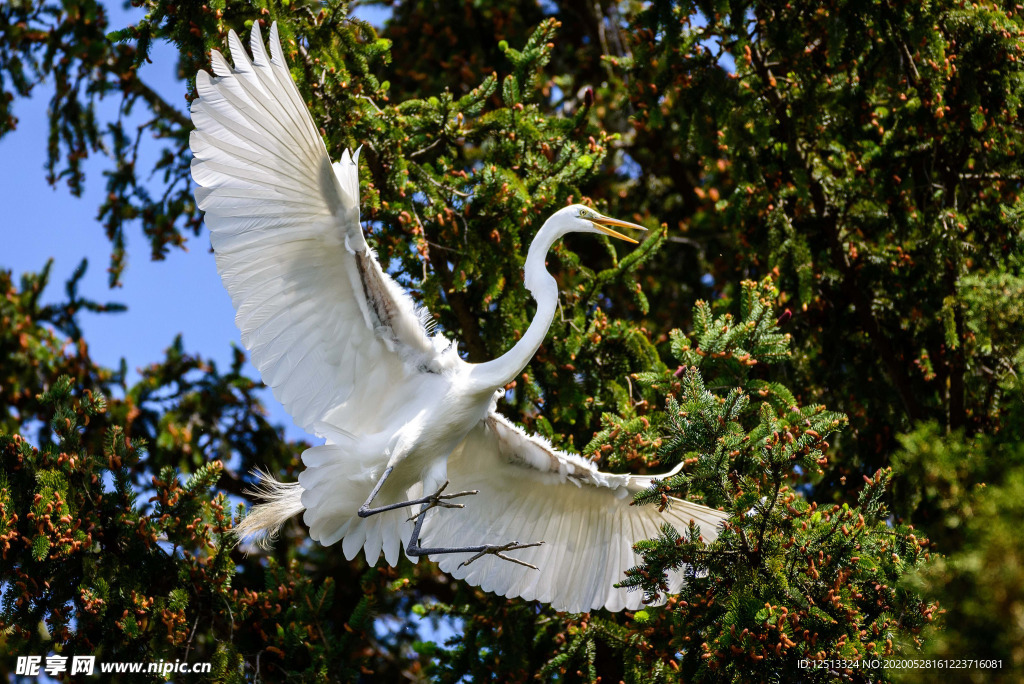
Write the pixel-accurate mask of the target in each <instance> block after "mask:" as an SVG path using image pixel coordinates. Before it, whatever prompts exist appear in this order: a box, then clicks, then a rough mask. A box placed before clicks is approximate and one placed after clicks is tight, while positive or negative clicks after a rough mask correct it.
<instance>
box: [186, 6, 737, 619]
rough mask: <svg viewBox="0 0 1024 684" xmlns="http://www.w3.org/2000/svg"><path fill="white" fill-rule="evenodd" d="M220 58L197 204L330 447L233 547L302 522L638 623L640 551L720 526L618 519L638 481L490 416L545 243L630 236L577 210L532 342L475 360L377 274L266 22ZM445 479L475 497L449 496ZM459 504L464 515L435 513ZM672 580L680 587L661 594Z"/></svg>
mask: <svg viewBox="0 0 1024 684" xmlns="http://www.w3.org/2000/svg"><path fill="white" fill-rule="evenodd" d="M230 45H231V50H232V56H233V57H234V62H235V66H234V68H232V67H231V66H229V65H228V63H227V61H226V60H224V58H223V57H222V56H221V55H220V54H219V53H217V52H214V53H213V54H212V55H211V59H212V62H213V67H214V72H215V74H216V75H217V77H216V78H211V77H210V76H209V75H208V74H206V73H205V72H200V74H199V75H198V76H197V79H196V84H197V90H198V92H199V96H200V97H199V99H198V100H197V101H196V102H195V103H194V104H193V107H192V117H193V120H194V122H195V124H196V131H195V132H194V133H193V135H192V139H191V147H192V150H193V153H194V154H195V160H194V161H193V177H194V178H195V180H196V182H197V183H198V185H199V186H200V188H199V189H198V190H197V192H196V198H197V202H198V204H199V206H200V208H201V209H203V210H204V211H205V212H206V223H207V226H208V227H209V229H210V235H211V242H212V244H213V247H214V251H215V252H216V255H217V266H218V270H219V272H220V274H221V277H222V280H223V282H224V284H225V287H226V288H227V290H228V292H229V293H230V294H231V297H232V302H233V304H234V306H235V308H236V310H237V316H236V323H237V324H238V326H239V328H240V329H241V331H242V341H243V344H244V345H245V346H246V348H247V349H248V350H249V351H250V353H251V357H252V360H253V363H254V364H255V365H256V367H257V368H258V369H259V371H260V374H261V375H262V377H263V379H264V381H265V382H266V384H267V385H269V386H270V387H271V388H272V390H273V392H274V395H275V397H277V399H278V400H279V401H281V403H282V404H283V405H284V406H285V408H286V409H287V410H288V412H289V413H290V414H291V415H292V417H293V418H294V420H295V422H296V424H297V425H299V426H301V427H303V428H304V429H306V430H308V431H310V432H312V433H314V434H317V435H318V436H321V437H323V438H324V439H325V442H326V443H325V444H324V445H323V446H318V447H313V448H310V449H308V450H306V451H305V452H304V453H303V455H302V461H303V464H304V465H305V470H304V471H303V472H302V473H301V474H300V475H299V481H298V482H297V483H289V484H285V483H280V482H277V481H276V480H274V479H272V478H270V477H269V476H265V477H264V478H263V479H262V483H261V486H262V488H263V489H262V492H261V493H262V495H263V498H264V502H263V503H261V504H258V505H256V506H254V507H253V509H252V511H251V512H250V514H249V515H248V516H247V517H246V518H245V519H243V520H242V522H241V523H240V524H239V531H240V533H242V534H243V535H247V534H249V535H254V534H260V533H266V532H272V531H274V530H276V529H277V528H278V527H279V526H280V525H281V524H282V523H283V522H284V521H285V520H286V519H287V518H289V517H290V516H292V515H295V514H297V513H300V512H303V520H304V522H305V523H306V524H307V525H308V526H309V530H310V536H311V537H312V538H313V539H315V540H317V541H319V542H320V543H322V544H325V545H330V544H334V543H337V542H339V541H340V542H341V545H342V549H343V551H344V553H345V556H346V557H347V558H353V557H354V556H355V555H356V554H357V553H358V552H359V551H360V550H364V551H365V554H366V558H367V561H368V562H369V563H371V564H372V563H375V562H376V561H377V560H378V558H379V556H380V554H381V553H383V555H384V557H385V560H386V561H387V562H388V563H389V564H392V565H393V564H395V563H397V562H398V559H399V555H400V553H401V550H402V547H403V546H404V547H405V551H406V554H407V555H409V556H411V557H413V558H415V557H418V556H419V555H429V556H430V557H431V558H432V559H434V560H437V561H438V562H439V564H440V566H441V568H442V569H443V570H445V571H446V572H449V573H451V574H453V575H454V576H456V577H459V578H465V579H466V580H467V581H469V582H471V583H473V584H476V585H479V586H481V587H482V588H484V589H485V590H488V591H495V592H497V593H499V594H502V595H504V596H509V597H512V596H521V597H523V598H526V599H538V600H541V601H545V602H550V603H552V604H553V605H554V606H555V607H556V608H557V609H560V610H572V611H584V610H590V609H596V608H602V607H604V608H609V609H611V610H620V609H622V608H623V607H630V608H636V607H638V606H639V605H640V598H641V596H640V594H639V593H635V594H627V593H626V591H625V590H623V589H616V588H615V587H613V584H614V583H615V582H617V581H620V580H621V579H622V575H623V572H624V571H625V570H626V569H627V568H629V567H632V566H634V565H636V563H637V561H638V557H637V556H636V554H634V553H633V551H632V548H631V547H632V544H633V543H634V542H636V541H638V540H640V539H645V538H650V537H653V536H655V535H657V534H658V532H659V527H660V526H661V525H662V524H663V523H666V522H667V523H670V524H672V525H674V526H675V527H676V528H677V529H681V528H683V527H685V526H686V525H687V524H689V522H690V521H691V520H694V521H696V522H697V523H698V524H699V525H700V526H701V530H702V533H703V535H704V536H705V538H707V539H711V538H713V537H714V536H715V535H716V534H717V528H716V525H717V524H718V523H719V522H720V521H721V520H722V519H723V518H724V515H723V514H721V513H719V512H718V511H713V510H711V509H708V508H705V507H703V506H699V505H696V504H692V503H689V502H686V501H682V500H679V499H672V500H671V504H672V505H671V506H670V507H669V508H667V509H666V510H665V511H663V512H659V511H658V510H657V509H656V508H654V507H649V506H648V507H635V506H630V505H629V504H630V501H631V498H632V494H634V493H636V492H638V491H640V490H642V489H644V488H646V487H648V486H649V484H650V481H651V477H650V476H635V475H616V474H610V473H602V472H600V471H598V470H597V468H596V467H595V466H594V465H593V464H592V463H590V462H588V461H586V460H585V459H583V458H581V457H580V456H578V455H575V454H569V453H565V452H561V451H558V450H557V449H555V448H554V447H552V445H551V444H550V443H548V442H547V441H546V440H544V439H541V438H537V437H532V436H529V435H527V434H526V433H525V432H523V431H522V430H521V429H519V428H518V427H516V426H515V425H513V424H511V423H510V422H509V421H507V420H506V419H505V418H504V417H502V416H501V414H500V413H498V411H497V407H496V402H497V400H498V398H499V397H500V396H501V395H502V394H503V389H504V387H505V385H506V384H507V383H508V382H510V381H511V380H513V379H514V378H516V377H517V376H518V375H519V373H520V372H521V371H522V369H523V368H524V367H525V366H526V364H527V363H528V362H529V361H530V359H531V358H532V357H533V355H534V354H535V352H536V351H537V349H538V347H539V346H540V345H541V343H542V342H543V340H544V337H545V335H546V333H547V330H548V327H549V326H550V324H551V321H552V319H553V316H554V314H555V311H556V308H557V304H558V288H557V284H556V282H555V280H554V278H552V277H551V275H550V274H548V272H547V270H546V268H545V263H544V260H545V256H546V254H547V252H548V250H549V248H550V247H551V245H552V244H554V242H555V241H557V240H558V239H560V238H561V237H562V236H563V235H565V234H566V233H568V232H592V233H606V234H610V235H613V236H616V237H622V238H625V236H623V235H621V234H619V233H616V232H615V231H614V230H612V229H611V228H610V226H612V225H616V226H629V227H634V228H641V227H640V226H635V225H633V224H627V223H624V222H621V221H616V220H614V219H610V218H608V217H605V216H602V215H600V214H598V213H597V212H595V211H593V210H592V209H589V208H587V207H584V206H580V205H573V206H569V207H565V208H563V209H561V210H559V211H557V212H556V213H555V214H554V215H553V216H552V217H551V218H549V219H548V221H546V222H545V224H544V225H543V226H542V227H541V229H540V231H538V233H537V236H536V237H535V239H534V241H533V243H532V244H531V246H530V250H529V253H528V255H527V259H526V264H525V267H524V274H525V284H526V287H527V289H528V290H529V291H530V292H531V294H532V295H533V296H534V298H535V299H536V301H537V313H536V316H535V317H534V320H533V322H532V323H531V325H530V327H529V329H528V330H527V331H526V332H525V333H524V334H523V336H522V337H521V338H520V339H519V340H518V341H517V342H516V343H515V345H514V346H513V347H512V348H511V349H510V350H509V351H507V352H506V353H505V354H503V355H502V356H500V357H498V358H497V359H495V360H493V361H489V362H486V363H480V364H473V363H468V362H466V361H464V360H462V359H461V358H460V357H459V355H458V353H457V351H456V348H455V346H454V345H453V344H452V343H451V342H450V341H449V340H447V339H445V338H444V337H443V336H441V335H433V336H431V335H430V334H429V333H428V326H425V325H424V320H425V319H426V315H425V313H424V312H422V311H419V310H418V309H417V308H416V306H415V305H414V303H413V301H412V299H411V298H410V297H409V295H408V294H407V293H405V292H404V291H403V290H402V288H401V287H400V286H399V285H398V284H397V283H395V282H394V280H393V279H392V278H390V277H389V276H388V275H387V274H386V273H384V272H383V271H382V270H381V267H380V265H379V263H378V262H377V259H376V257H375V255H374V253H373V251H372V250H371V249H370V248H369V246H368V244H367V242H366V240H365V238H364V235H363V231H362V228H361V226H360V224H359V177H358V153H357V154H356V155H354V156H353V155H351V154H350V153H348V152H346V153H345V154H344V155H343V158H342V160H341V161H340V162H338V163H337V164H333V165H332V164H331V163H330V160H329V158H328V156H327V152H326V149H325V147H324V144H323V141H322V140H321V139H320V137H319V135H318V133H317V130H316V127H315V126H314V125H313V121H312V119H311V117H310V115H309V112H308V110H307V109H306V107H305V105H304V104H303V102H302V99H301V96H300V95H299V92H298V89H297V88H296V87H295V84H294V83H293V82H292V80H291V76H290V74H289V73H288V70H287V67H286V66H285V62H284V56H283V53H282V51H281V47H280V43H279V41H278V36H277V28H276V25H275V26H274V27H272V29H271V36H270V55H268V54H267V52H266V49H265V47H264V45H263V41H262V37H261V36H260V34H259V29H258V25H254V28H253V36H252V41H251V46H252V51H253V57H254V59H253V61H250V60H249V58H248V56H247V55H246V53H245V50H244V48H242V46H241V42H240V41H239V40H238V38H237V36H235V34H234V33H233V32H232V33H231V34H230ZM625 239H630V238H625ZM449 481H451V483H452V484H453V485H454V487H455V488H457V489H459V490H462V489H466V490H474V491H473V492H472V493H476V496H472V497H469V496H467V495H468V494H469V493H470V492H459V493H455V494H442V493H441V492H442V490H443V489H444V487H445V485H446V483H447V482H449ZM477 492H478V493H477ZM456 497H466V498H459V501H460V502H462V503H464V505H465V506H466V508H465V510H462V511H447V510H443V509H444V508H453V507H456V506H458V505H459V504H455V503H453V502H452V501H451V499H454V498H456ZM414 504H415V505H419V506H421V508H420V515H418V516H416V515H413V516H412V518H410V508H409V507H410V506H412V505H414ZM435 507H436V508H437V509H438V510H432V509H434V508H435ZM427 511H430V512H429V513H428V512H427ZM412 513H415V510H414V511H412ZM517 542H522V543H521V544H520V543H517ZM540 542H543V545H541V544H540ZM473 544H475V546H472V545H473ZM506 553H510V554H512V555H505V554H506ZM682 581H683V574H682V572H681V571H680V572H676V573H673V574H672V576H671V577H670V582H669V589H670V590H678V588H679V586H680V585H681V583H682Z"/></svg>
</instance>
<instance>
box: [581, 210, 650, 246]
mask: <svg viewBox="0 0 1024 684" xmlns="http://www.w3.org/2000/svg"><path fill="white" fill-rule="evenodd" d="M590 222H591V223H593V224H594V226H595V227H596V228H597V229H598V230H599V231H601V232H602V233H605V234H606V235H611V236H612V237H613V238H619V239H620V240H625V241H626V242H632V243H633V244H634V245H635V244H637V240H634V239H633V238H631V237H629V236H628V235H623V234H622V233H620V232H619V231H617V230H612V229H611V228H610V226H618V227H620V228H633V229H634V230H647V229H646V228H644V227H643V226H640V225H637V224H636V223H630V222H629V221H620V220H619V219H613V218H609V217H607V216H602V217H600V218H596V219H592V220H591V221H590Z"/></svg>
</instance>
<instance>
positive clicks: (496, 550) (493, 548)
mask: <svg viewBox="0 0 1024 684" xmlns="http://www.w3.org/2000/svg"><path fill="white" fill-rule="evenodd" d="M543 543H544V542H542V541H539V542H533V543H532V544H520V543H519V542H517V541H514V542H509V543H508V544H501V545H496V544H486V545H485V546H484V547H483V548H482V550H481V551H480V552H479V553H477V554H476V555H475V556H473V557H472V558H470V559H469V560H467V561H463V562H461V563H459V567H460V568H461V567H462V566H463V565H469V564H470V563H472V562H473V561H475V560H477V559H478V558H482V557H484V556H487V555H492V556H497V557H498V558H502V559H504V560H507V561H511V562H513V563H516V564H517V565H525V566H526V567H528V568H533V569H534V570H536V569H537V566H536V565H533V564H532V563H527V562H526V561H521V560H519V559H518V558H512V557H511V556H506V555H505V554H504V553H502V552H503V551H517V550H519V549H528V548H530V547H531V546H540V545H541V544H543Z"/></svg>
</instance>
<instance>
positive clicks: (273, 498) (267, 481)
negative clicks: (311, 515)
mask: <svg viewBox="0 0 1024 684" xmlns="http://www.w3.org/2000/svg"><path fill="white" fill-rule="evenodd" d="M252 474H253V475H255V476H256V484H255V485H253V487H252V488H251V489H249V490H247V491H246V493H247V494H250V495H252V496H254V497H255V498H256V499H259V500H260V503H258V504H256V505H254V506H253V507H252V508H250V509H249V514H248V515H246V516H245V517H244V518H242V520H241V521H240V522H239V523H238V524H237V525H236V526H235V529H234V532H235V534H236V535H237V536H238V539H239V540H240V541H251V542H254V543H255V544H256V545H257V546H260V547H261V548H267V547H268V546H270V544H271V543H272V542H273V541H274V540H275V539H276V538H277V534H278V532H280V531H281V526H282V525H284V524H285V522H287V521H288V519H289V518H291V517H292V516H293V515H296V514H298V513H301V512H302V511H303V510H305V506H303V505H302V491H303V489H302V485H300V484H299V483H298V482H280V481H279V480H277V479H275V478H274V476H273V475H271V474H270V473H268V472H266V471H264V470H260V469H258V468H254V469H253V471H252Z"/></svg>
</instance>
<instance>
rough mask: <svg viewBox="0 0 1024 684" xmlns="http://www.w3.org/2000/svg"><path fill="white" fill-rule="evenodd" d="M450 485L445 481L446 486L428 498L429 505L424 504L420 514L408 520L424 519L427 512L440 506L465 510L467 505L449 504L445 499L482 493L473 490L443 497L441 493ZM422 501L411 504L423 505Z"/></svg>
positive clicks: (442, 486)
mask: <svg viewBox="0 0 1024 684" xmlns="http://www.w3.org/2000/svg"><path fill="white" fill-rule="evenodd" d="M448 483H449V481H448V480H445V481H444V484H443V485H441V486H440V487H439V488H438V490H437V491H436V492H434V493H433V494H431V495H430V496H428V497H426V500H427V503H426V504H424V506H423V507H422V508H421V509H420V512H419V513H417V514H416V515H413V516H410V517H409V518H408V520H416V519H417V518H422V517H423V516H424V515H425V514H426V512H427V511H429V510H430V509H432V508H434V507H436V506H440V507H442V508H465V507H466V505H465V504H456V503H448V502H447V501H445V499H454V498H456V497H459V496H473V495H475V494H479V493H480V492H479V491H478V490H476V489H471V490H469V491H466V492H457V493H455V494H444V495H442V494H441V492H443V491H444V490H445V487H447V486H448ZM422 501H423V500H422V499H419V500H417V501H413V502H410V503H421V502H422Z"/></svg>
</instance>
